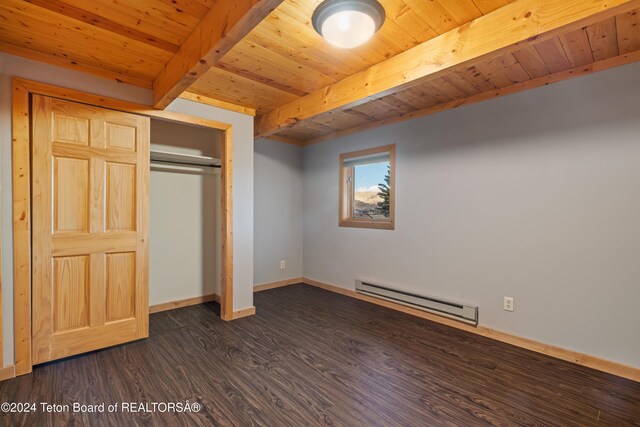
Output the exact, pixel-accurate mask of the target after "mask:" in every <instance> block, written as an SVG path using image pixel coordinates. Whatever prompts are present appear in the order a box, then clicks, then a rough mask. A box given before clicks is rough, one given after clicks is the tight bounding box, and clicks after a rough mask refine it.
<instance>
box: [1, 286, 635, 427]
mask: <svg viewBox="0 0 640 427" xmlns="http://www.w3.org/2000/svg"><path fill="white" fill-rule="evenodd" d="M254 298H255V305H256V307H257V308H258V311H257V315H255V316H252V317H249V318H245V319H240V320H237V321H234V322H223V321H221V320H220V319H219V317H218V313H219V306H218V305H217V304H216V303H206V304H201V305H197V306H192V307H186V308H182V309H177V310H171V311H166V312H162V313H157V314H153V315H151V322H150V337H149V338H148V339H146V340H141V341H136V342H133V343H129V344H124V345H120V346H116V347H113V348H109V349H105V350H101V351H97V352H93V353H89V354H85V355H82V356H77V357H73V358H69V359H66V360H62V361H58V362H53V363H49V364H46V365H41V366H38V367H36V368H35V369H34V371H33V373H32V374H31V375H27V376H22V377H18V378H15V379H12V380H8V381H4V382H2V383H0V401H16V402H18V401H21V402H24V401H32V402H50V403H72V402H74V401H77V402H81V403H93V404H97V403H102V402H106V403H112V402H123V401H125V402H175V401H178V402H184V401H187V400H189V401H190V402H198V403H200V404H201V405H203V408H202V410H201V411H200V412H198V413H144V412H142V413H122V412H116V413H112V414H110V413H104V414H89V413H83V414H70V413H57V414H46V413H42V412H41V411H38V412H37V413H35V414H6V413H4V414H0V425H52V426H57V425H92V426H103V425H104V426H111V425H117V426H123V425H135V426H138V425H140V426H147V425H196V426H211V425H213V426H240V427H244V426H304V425H306V426H385V427H386V426H424V425H429V426H476V425H493V426H514V425H521V426H554V425H558V426H602V425H611V426H627V425H629V426H640V383H636V382H633V381H630V380H626V379H622V378H619V377H615V376H612V375H609V374H605V373H602V372H599V371H595V370H592V369H589V368H585V367H582V366H578V365H574V364H571V363H568V362H564V361H561V360H557V359H554V358H551V357H548V356H545V355H542V354H538V353H534V352H531V351H527V350H524V349H521V348H517V347H514V346H511V345H508V344H505V343H501V342H498V341H494V340H491V339H488V338H485V337H481V336H478V335H474V334H470V333H467V332H464V331H461V330H457V329H453V328H449V327H447V326H444V325H440V324H436V323H433V322H429V321H428V320H424V319H418V318H415V317H412V316H410V315H407V314H404V313H399V312H396V311H393V310H390V309H386V308H384V307H380V306H377V305H373V304H369V303H367V302H364V301H359V300H355V299H352V298H348V297H345V296H342V295H338V294H335V293H331V292H327V291H324V290H322V289H318V288H315V287H311V286H306V285H302V284H300V285H292V286H288V287H283V288H277V289H272V290H268V291H264V292H260V293H257V294H255V296H254Z"/></svg>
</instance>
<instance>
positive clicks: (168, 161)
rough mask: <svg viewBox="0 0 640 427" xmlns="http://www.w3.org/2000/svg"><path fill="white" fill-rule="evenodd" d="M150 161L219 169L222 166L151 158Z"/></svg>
mask: <svg viewBox="0 0 640 427" xmlns="http://www.w3.org/2000/svg"><path fill="white" fill-rule="evenodd" d="M151 163H164V164H168V165H179V166H197V167H199V168H218V169H220V168H221V167H222V166H220V165H203V164H201V163H189V162H180V161H177V160H155V159H151Z"/></svg>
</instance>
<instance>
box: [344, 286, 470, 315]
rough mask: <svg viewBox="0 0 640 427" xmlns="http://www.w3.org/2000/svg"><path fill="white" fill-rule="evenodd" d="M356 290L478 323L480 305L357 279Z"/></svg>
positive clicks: (419, 308)
mask: <svg viewBox="0 0 640 427" xmlns="http://www.w3.org/2000/svg"><path fill="white" fill-rule="evenodd" d="M356 292H358V293H361V294H364V295H369V296H371V297H375V298H381V299H384V300H387V301H392V302H395V303H398V304H402V305H406V306H408V307H412V308H416V309H418V310H423V311H428V312H430V313H434V314H437V315H440V316H445V317H449V318H451V319H456V320H460V321H462V322H465V323H470V324H472V325H477V324H478V307H476V306H475V305H468V304H463V303H459V302H454V301H449V300H445V299H441V298H434V297H428V296H425V295H418V294H415V293H413V292H407V291H401V290H398V289H392V288H389V287H387V286H383V285H379V284H376V283H371V282H364V281H362V280H356Z"/></svg>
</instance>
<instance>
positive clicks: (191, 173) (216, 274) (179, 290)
mask: <svg viewBox="0 0 640 427" xmlns="http://www.w3.org/2000/svg"><path fill="white" fill-rule="evenodd" d="M222 134H223V132H222V131H220V130H217V129H212V128H205V127H202V126H193V125H191V126H190V125H186V124H183V123H176V122H168V121H163V120H158V119H151V192H150V221H149V226H150V236H151V238H150V241H149V246H150V248H149V249H150V258H149V278H150V283H151V286H150V288H149V306H150V310H151V312H152V313H153V312H157V311H162V310H167V309H171V308H177V307H182V306H186V305H191V304H194V303H199V302H205V301H212V300H217V301H219V298H220V283H221V275H220V271H221V257H220V249H221V244H220V242H221V240H220V230H221V225H220V220H221V203H220V202H221V197H220V194H221V189H222V187H221V183H222V182H221V176H220V172H221V164H220V163H221V162H220V157H221V156H220V155H221V144H222V136H223V135H222Z"/></svg>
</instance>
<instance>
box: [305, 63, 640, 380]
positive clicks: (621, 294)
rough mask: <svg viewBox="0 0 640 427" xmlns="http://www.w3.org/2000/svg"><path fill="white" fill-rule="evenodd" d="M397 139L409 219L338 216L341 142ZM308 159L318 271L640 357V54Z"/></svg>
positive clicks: (324, 147)
mask: <svg viewBox="0 0 640 427" xmlns="http://www.w3.org/2000/svg"><path fill="white" fill-rule="evenodd" d="M394 142H395V143H397V147H396V148H397V169H396V191H397V205H396V224H397V225H396V230H395V231H386V230H371V229H355V228H340V227H338V226H337V217H338V215H337V213H338V187H337V184H338V155H339V153H341V152H345V151H351V150H356V149H361V148H365V147H372V146H377V145H383V144H389V143H394ZM303 170H304V251H303V252H304V268H303V270H304V276H305V277H309V278H312V279H317V280H320V281H323V282H327V283H331V284H335V285H338V286H341V287H344V288H348V289H353V288H354V280H355V279H357V278H360V279H369V280H375V281H379V282H381V283H388V284H394V285H396V286H398V287H402V288H406V289H409V290H413V291H417V292H421V293H424V294H429V295H436V296H441V297H445V298H449V299H453V300H460V301H465V302H469V303H473V304H477V305H478V306H479V307H480V324H481V325H484V326H488V327H491V328H495V329H499V330H502V331H506V332H509V333H513V334H516V335H520V336H523V337H527V338H531V339H534V340H539V341H542V342H546V343H550V344H553V345H557V346H560V347H564V348H568V349H572V350H576V351H580V352H584V353H587V354H591V355H595V356H600V357H603V358H606V359H610V360H614V361H617V362H620V363H624V364H628V365H632V366H635V367H640V333H639V330H638V328H639V326H638V325H640V310H638V304H639V303H640V261H639V260H640V63H636V64H632V65H627V66H624V67H621V68H616V69H613V70H609V71H605V72H601V73H597V74H594V75H591V76H587V77H581V78H578V79H574V80H569V81H565V82H562V83H558V84H553V85H550V86H547V87H543V88H539V89H535V90H531V91H527V92H523V93H519V94H515V95H511V96H507V97H504V98H500V99H495V100H491V101H487V102H483V103H481V104H477V105H472V106H468V107H463V108H460V109H458V110H452V111H448V112H444V113H440V114H436V115H432V116H428V117H425V118H422V119H417V120H413V121H410V122H405V123H401V124H397V125H393V126H388V127H385V128H381V129H377V130H372V131H368V132H364V133H360V134H357V135H353V136H349V137H344V138H340V139H337V140H334V141H330V142H323V143H320V144H316V145H311V146H308V147H305V148H304V152H303ZM504 296H510V297H514V298H515V312H513V313H509V312H506V311H503V308H502V304H503V297H504Z"/></svg>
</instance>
